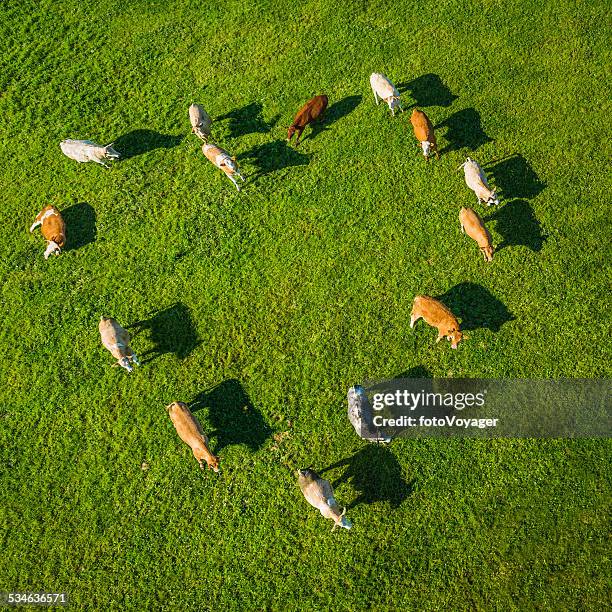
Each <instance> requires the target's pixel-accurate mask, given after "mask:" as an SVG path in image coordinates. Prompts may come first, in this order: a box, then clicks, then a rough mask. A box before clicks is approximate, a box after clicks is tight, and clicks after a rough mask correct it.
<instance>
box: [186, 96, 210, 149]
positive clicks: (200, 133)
mask: <svg viewBox="0 0 612 612" xmlns="http://www.w3.org/2000/svg"><path fill="white" fill-rule="evenodd" d="M189 121H190V122H191V131H192V132H193V133H194V134H195V135H196V136H197V137H198V138H201V139H202V140H203V141H204V142H208V139H209V138H210V128H211V126H212V119H211V118H210V115H209V114H208V113H207V112H206V111H205V110H204V107H203V106H200V105H199V104H192V105H191V106H190V107H189Z"/></svg>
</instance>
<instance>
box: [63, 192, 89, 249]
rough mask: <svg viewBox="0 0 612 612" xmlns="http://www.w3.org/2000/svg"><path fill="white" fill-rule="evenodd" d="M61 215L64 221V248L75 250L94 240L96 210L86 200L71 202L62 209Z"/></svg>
mask: <svg viewBox="0 0 612 612" xmlns="http://www.w3.org/2000/svg"><path fill="white" fill-rule="evenodd" d="M62 217H64V221H65V222H66V237H67V244H66V250H72V249H74V250H76V249H80V248H81V247H84V246H85V245H87V244H90V243H91V242H95V240H96V236H97V230H96V211H95V210H94V209H93V206H91V205H90V204H87V203H86V202H79V203H78V204H73V205H72V206H69V207H68V208H65V209H64V210H62Z"/></svg>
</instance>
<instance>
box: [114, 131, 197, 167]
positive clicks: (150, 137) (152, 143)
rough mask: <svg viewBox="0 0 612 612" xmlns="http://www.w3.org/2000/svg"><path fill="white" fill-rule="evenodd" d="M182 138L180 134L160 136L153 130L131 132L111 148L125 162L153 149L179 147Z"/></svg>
mask: <svg viewBox="0 0 612 612" xmlns="http://www.w3.org/2000/svg"><path fill="white" fill-rule="evenodd" d="M184 137H185V136H184V135H182V134H177V135H176V136H172V135H171V134H160V133H159V132H155V131H154V130H133V131H131V132H128V133H127V134H124V135H123V136H120V137H119V138H118V139H117V140H115V142H114V144H113V148H114V149H116V150H117V151H118V152H119V153H120V154H121V158H120V159H122V160H125V159H130V158H131V157H136V156H138V155H142V154H143V153H148V152H149V151H154V150H155V149H171V148H172V147H176V146H177V145H179V144H180V143H181V141H182V140H183V138H184Z"/></svg>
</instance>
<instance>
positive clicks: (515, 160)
mask: <svg viewBox="0 0 612 612" xmlns="http://www.w3.org/2000/svg"><path fill="white" fill-rule="evenodd" d="M485 167H486V170H487V172H490V173H491V175H492V176H493V178H494V179H495V185H496V187H497V188H498V189H499V190H500V191H501V193H502V194H503V195H504V197H506V198H508V199H509V198H524V199H527V200H528V199H530V198H535V197H536V196H537V195H538V194H539V193H540V192H541V191H542V190H543V189H545V188H546V183H544V182H543V181H541V180H540V179H539V178H538V175H537V174H536V173H535V172H534V171H533V168H532V167H531V166H530V165H529V162H528V161H527V160H526V159H525V158H524V157H523V156H522V155H520V154H519V153H514V154H513V155H510V156H508V157H507V158H505V159H502V160H501V161H493V162H489V163H488V164H486V166H485Z"/></svg>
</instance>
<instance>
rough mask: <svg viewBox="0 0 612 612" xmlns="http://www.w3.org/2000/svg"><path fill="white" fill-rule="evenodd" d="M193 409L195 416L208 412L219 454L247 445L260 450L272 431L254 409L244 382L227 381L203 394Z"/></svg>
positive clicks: (197, 398) (259, 413) (194, 402)
mask: <svg viewBox="0 0 612 612" xmlns="http://www.w3.org/2000/svg"><path fill="white" fill-rule="evenodd" d="M190 406H193V407H194V412H197V411H199V410H204V409H205V408H208V419H207V421H208V422H210V424H211V425H212V427H214V429H215V430H214V431H212V432H211V435H214V436H216V438H217V450H218V449H221V448H223V447H224V446H229V445H230V444H246V445H247V446H248V447H249V448H250V449H251V450H253V451H256V450H258V449H259V448H260V447H261V446H262V444H263V443H264V442H265V441H266V439H267V438H268V437H270V435H271V434H272V429H271V428H270V427H269V426H268V424H267V423H266V421H265V420H264V418H263V416H262V414H261V412H259V410H258V409H257V408H256V407H255V406H254V405H253V403H252V402H251V400H250V399H249V396H248V395H247V394H246V392H245V390H244V388H243V387H242V384H241V383H240V381H238V380H235V379H229V380H226V381H224V382H222V383H220V384H218V385H217V386H215V387H212V388H211V389H207V390H206V391H202V392H201V393H199V394H198V395H197V396H196V397H195V398H194V400H193V401H192V402H190Z"/></svg>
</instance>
